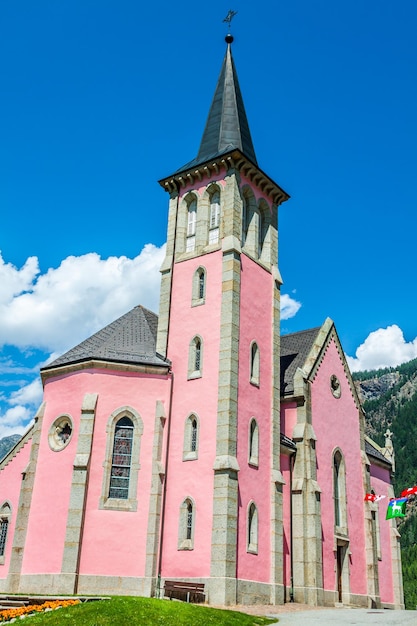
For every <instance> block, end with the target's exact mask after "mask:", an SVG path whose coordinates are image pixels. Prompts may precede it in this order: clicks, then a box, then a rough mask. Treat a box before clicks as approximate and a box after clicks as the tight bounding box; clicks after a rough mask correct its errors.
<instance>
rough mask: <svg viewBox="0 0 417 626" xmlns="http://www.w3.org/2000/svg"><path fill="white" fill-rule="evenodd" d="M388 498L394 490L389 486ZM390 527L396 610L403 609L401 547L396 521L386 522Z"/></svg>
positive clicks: (392, 495) (392, 494)
mask: <svg viewBox="0 0 417 626" xmlns="http://www.w3.org/2000/svg"><path fill="white" fill-rule="evenodd" d="M390 492H391V493H389V497H390V498H391V497H392V498H393V497H394V489H393V487H392V485H391V486H390ZM388 523H389V524H390V525H391V529H390V530H391V532H390V535H391V536H390V540H391V563H392V578H393V585H394V603H395V608H396V609H404V608H405V605H404V589H403V577H402V565H401V546H400V533H399V532H398V530H397V520H396V519H391V520H389V522H388Z"/></svg>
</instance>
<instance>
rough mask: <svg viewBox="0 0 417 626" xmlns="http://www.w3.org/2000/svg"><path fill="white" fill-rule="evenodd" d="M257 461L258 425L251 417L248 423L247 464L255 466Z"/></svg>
mask: <svg viewBox="0 0 417 626" xmlns="http://www.w3.org/2000/svg"><path fill="white" fill-rule="evenodd" d="M258 463H259V427H258V423H257V421H256V419H255V418H254V417H253V418H252V419H251V421H250V423H249V464H250V465H255V466H257V465H258Z"/></svg>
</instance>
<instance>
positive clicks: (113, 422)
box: [99, 406, 143, 511]
mask: <svg viewBox="0 0 417 626" xmlns="http://www.w3.org/2000/svg"><path fill="white" fill-rule="evenodd" d="M142 433H143V422H142V419H141V418H140V416H139V414H138V413H137V412H136V411H135V410H134V409H133V408H131V407H128V406H125V407H121V408H119V409H117V410H116V411H114V412H113V413H112V414H111V416H110V418H109V421H108V423H107V444H106V456H105V460H104V464H103V467H104V474H103V485H102V492H101V497H100V502H99V507H100V508H102V509H103V508H104V509H114V510H123V511H136V510H137V483H138V473H139V457H140V440H141V435H142Z"/></svg>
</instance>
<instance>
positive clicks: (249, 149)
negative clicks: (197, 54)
mask: <svg viewBox="0 0 417 626" xmlns="http://www.w3.org/2000/svg"><path fill="white" fill-rule="evenodd" d="M225 40H226V43H227V49H226V54H225V57H224V60H223V65H222V68H221V71H220V76H219V79H218V81H217V87H216V91H215V93H214V97H213V101H212V103H211V107H210V111H209V114H208V117H207V122H206V127H205V129H204V133H203V138H202V140H201V144H200V149H199V151H198V154H197V158H195V159H194V160H193V161H191V162H190V163H187V164H186V165H184V166H183V167H182V168H181V169H179V170H177V173H178V172H181V171H184V170H186V169H188V168H190V167H195V166H197V165H200V164H201V163H204V162H205V161H209V160H211V159H215V158H217V157H219V156H221V155H222V154H225V153H226V152H230V151H231V150H235V149H236V148H237V149H238V150H240V151H241V152H242V153H243V154H244V155H245V156H246V157H247V158H248V159H249V160H250V161H252V163H254V164H255V165H257V164H258V162H257V160H256V155H255V149H254V147H253V143H252V137H251V134H250V130H249V124H248V119H247V117H246V112H245V107H244V104H243V98H242V94H241V91H240V87H239V81H238V79H237V73H236V68H235V64H234V61H233V57H232V50H231V43H232V41H233V36H232V35H230V33H229V34H228V35H226V38H225Z"/></svg>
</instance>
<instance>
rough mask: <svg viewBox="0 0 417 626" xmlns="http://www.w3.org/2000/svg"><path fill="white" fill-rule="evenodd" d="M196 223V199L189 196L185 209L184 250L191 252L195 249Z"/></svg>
mask: <svg viewBox="0 0 417 626" xmlns="http://www.w3.org/2000/svg"><path fill="white" fill-rule="evenodd" d="M196 225H197V200H196V198H195V197H194V196H191V198H190V200H189V202H188V210H187V243H186V247H185V250H186V252H192V251H193V250H194V249H195V232H196Z"/></svg>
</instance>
